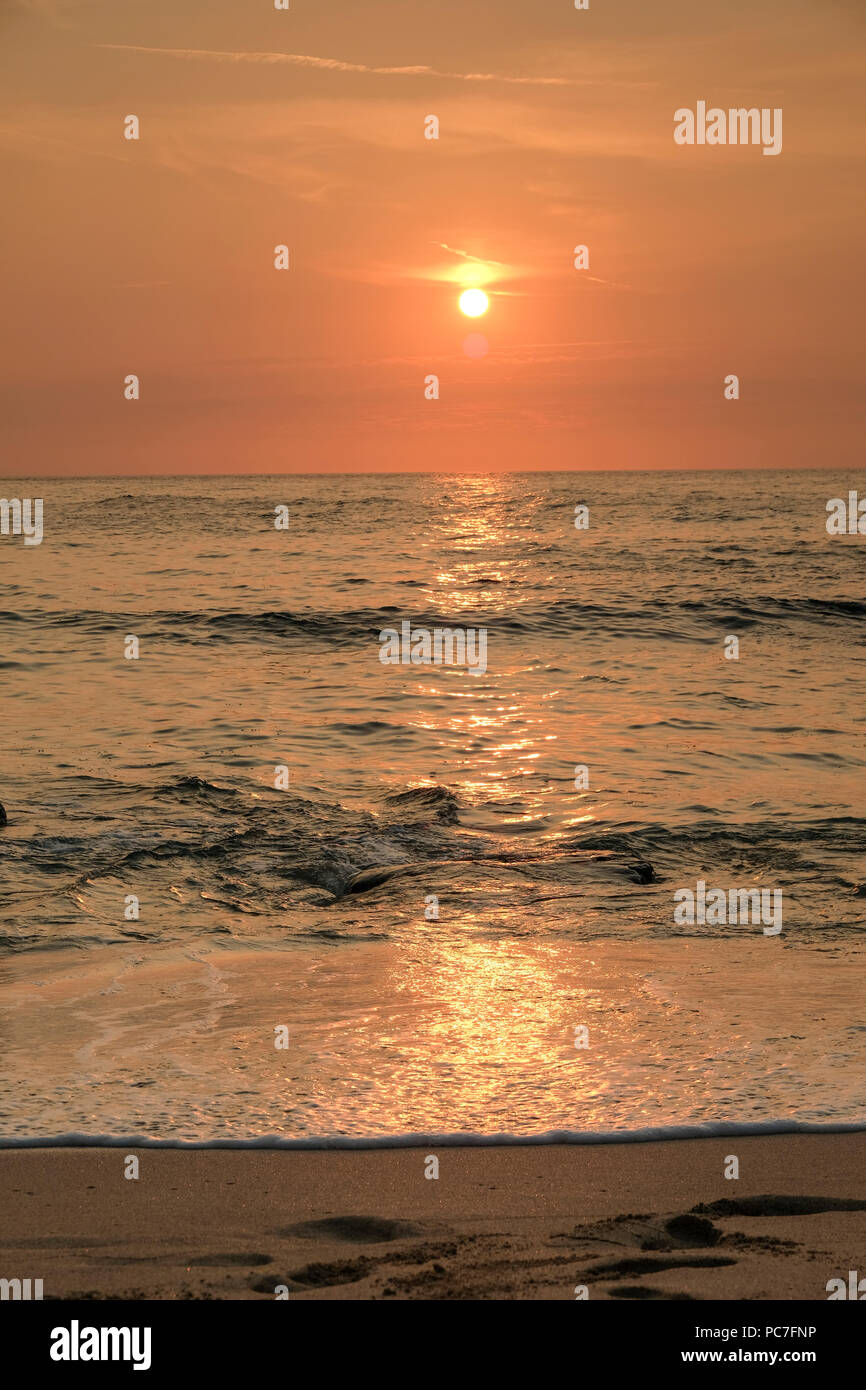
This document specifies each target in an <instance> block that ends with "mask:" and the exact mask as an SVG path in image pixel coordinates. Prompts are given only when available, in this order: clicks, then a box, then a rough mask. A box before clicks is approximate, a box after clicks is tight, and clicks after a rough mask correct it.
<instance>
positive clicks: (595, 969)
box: [0, 467, 866, 1145]
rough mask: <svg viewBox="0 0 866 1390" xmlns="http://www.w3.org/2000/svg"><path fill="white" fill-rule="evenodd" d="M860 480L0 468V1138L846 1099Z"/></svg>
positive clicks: (865, 884) (862, 744)
mask: <svg viewBox="0 0 866 1390" xmlns="http://www.w3.org/2000/svg"><path fill="white" fill-rule="evenodd" d="M858 486H859V487H860V489H861V492H862V493H864V495H866V483H864V478H863V476H862V474H861V475H856V476H855V475H854V474H852V473H851V472H850V471H846V470H841V471H838V472H837V471H834V470H833V469H832V468H826V467H825V468H821V469H815V470H813V471H796V472H786V471H784V470H770V469H768V470H765V471H753V472H752V471H749V472H744V471H729V472H710V471H701V470H699V469H692V468H687V467H683V468H682V469H677V470H674V469H672V470H670V471H666V472H646V471H638V470H636V471H624V472H606V473H601V472H598V473H594V472H572V473H567V472H551V473H546V472H543V471H539V472H529V471H527V472H523V473H501V474H483V475H477V476H475V475H464V474H459V475H457V474H448V473H442V474H411V473H407V474H379V475H375V474H374V475H369V474H367V475H354V474H343V475H336V474H335V475H327V476H322V475H317V476H314V475H303V474H295V475H280V476H273V477H270V476H262V475H251V476H243V477H201V476H198V477H133V478H128V477H91V478H75V479H70V478H63V479H61V478H50V479H45V478H43V479H26V478H24V479H7V480H6V481H5V482H4V483H3V485H2V488H3V493H4V496H5V497H6V498H7V499H8V498H20V499H23V498H31V499H33V498H37V497H38V498H41V499H42V504H43V521H42V532H43V534H42V539H41V542H40V543H39V544H25V537H24V536H23V535H14V534H4V535H0V610H2V611H0V637H2V646H0V672H2V691H3V694H2V702H0V719H2V743H0V748H2V757H0V801H2V803H3V806H4V807H5V810H6V815H7V822H8V823H7V824H6V825H5V827H3V828H2V829H0V1037H2V1051H3V1066H2V1073H3V1081H2V1082H0V1142H3V1143H8V1144H30V1143H38V1142H41V1143H45V1142H52V1143H62V1142H93V1143H96V1142H99V1143H108V1142H126V1141H128V1139H129V1137H131V1136H132V1137H136V1138H138V1139H140V1140H144V1141H147V1142H153V1143H171V1144H177V1143H194V1144H211V1143H216V1144H225V1143H243V1144H248V1143H275V1144H282V1143H285V1144H307V1145H319V1144H326V1145H327V1144H348V1145H354V1144H368V1143H369V1144H383V1143H392V1144H400V1143H408V1142H415V1140H417V1138H418V1136H426V1137H430V1138H432V1139H438V1140H440V1141H442V1142H454V1143H487V1142H505V1141H506V1140H508V1141H511V1142H542V1141H543V1140H545V1139H550V1138H557V1139H560V1140H562V1139H571V1140H574V1141H587V1142H589V1141H592V1140H598V1139H600V1138H610V1137H617V1138H622V1139H637V1138H642V1137H647V1136H650V1135H670V1136H676V1135H679V1134H685V1133H719V1134H722V1133H724V1134H727V1133H738V1132H754V1131H755V1130H757V1131H760V1132H764V1131H768V1130H773V1129H797V1128H807V1129H808V1128H812V1127H819V1128H820V1127H831V1128H840V1127H841V1128H845V1127H856V1128H861V1127H866V1007H864V1004H866V989H864V963H866V803H864V793H866V781H864V768H866V740H864V733H866V584H864V568H866V566H864V557H866V535H861V534H858V533H856V532H855V533H854V534H842V535H836V534H831V533H830V532H829V531H828V528H827V520H828V511H827V507H828V503H830V502H831V501H832V499H837V498H839V499H847V498H848V494H849V491H851V490H856V489H857V488H858ZM407 632H408V633H409V640H408V641H407V640H406V637H405V634H406V633H407ZM437 632H438V633H440V634H441V633H443V632H447V633H448V634H449V636H447V637H445V638H443V640H442V642H440V644H439V646H438V649H437V647H436V645H435V639H436V634H437ZM389 634H390V635H389ZM425 634H428V637H427V638H425ZM461 634H468V635H469V636H468V640H469V647H468V649H467V651H466V652H465V653H464V652H463V648H462V647H461ZM481 634H483V635H484V636H483V643H482V642H481V640H480V635H481ZM395 641H396V642H397V646H396V647H395ZM473 644H474V645H473ZM395 650H396V651H397V655H396V657H394V658H393V659H391V660H389V659H387V656H388V653H389V651H390V652H391V653H392V654H393V652H394V651H395ZM437 650H438V654H439V655H440V657H442V659H441V660H440V661H439V662H436V661H435V660H433V659H431V653H432V654H433V655H435V654H436V652H437ZM482 651H483V660H481V659H478V660H475V661H474V664H470V662H469V653H470V652H471V653H473V654H474V655H475V656H476V657H479V653H481V652H482ZM413 652H414V655H415V657H416V659H415V660H413V659H412V657H413ZM462 656H465V659H464V660H463V661H462V663H461V660H460V658H461V657H462ZM716 890H721V891H720V892H717V891H716ZM764 890H767V891H766V896H765V899H764V901H765V902H767V901H777V902H778V903H779V904H780V910H779V913H778V915H777V916H772V917H770V916H766V915H764V916H762V915H760V914H758V913H757V912H756V911H753V912H752V913H751V915H750V914H749V911H748V904H752V905H754V904H755V903H756V902H757V901H758V899H759V898H760V894H761V892H762V891H764ZM714 893H715V901H716V904H717V906H716V909H715V910H706V911H701V910H698V908H697V907H696V908H695V910H694V911H693V912H692V913H691V917H689V912H688V908H687V907H685V908H684V907H683V903H684V902H685V903H687V902H688V901H689V897H690V895H691V901H692V902H693V903H695V904H697V902H698V899H699V898H701V902H704V901H711V900H712V895H713V894H714ZM754 893H756V894H757V897H753V896H752V895H753V894H754ZM776 894H778V895H779V896H778V897H774V895H776ZM731 895H733V898H732V896H731ZM732 900H733V901H734V902H735V903H738V904H740V908H741V910H740V911H739V912H735V911H734V910H733V909H731V907H730V904H731V901H732ZM720 901H721V902H722V903H723V904H724V903H727V904H728V910H727V911H725V909H724V907H722V908H721V909H720V908H719V907H718V903H719V902H720ZM744 905H745V906H744Z"/></svg>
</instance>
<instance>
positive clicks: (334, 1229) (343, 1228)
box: [278, 1216, 430, 1245]
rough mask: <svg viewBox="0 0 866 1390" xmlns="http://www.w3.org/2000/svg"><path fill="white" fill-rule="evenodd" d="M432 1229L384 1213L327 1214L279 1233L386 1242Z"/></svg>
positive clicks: (362, 1242)
mask: <svg viewBox="0 0 866 1390" xmlns="http://www.w3.org/2000/svg"><path fill="white" fill-rule="evenodd" d="M429 1229H430V1228H428V1227H423V1226H419V1225H417V1224H416V1223H415V1222H413V1221H388V1220H386V1218H385V1217H382V1216H325V1217H322V1219H321V1220H319V1221H299V1222H298V1223H297V1224H296V1225H294V1226H287V1227H285V1229H284V1230H281V1231H279V1232H278V1234H279V1235H281V1236H299V1237H300V1238H301V1239H302V1240H340V1241H345V1242H346V1243H347V1244H349V1245H382V1244H384V1243H385V1242H386V1241H390V1240H405V1239H406V1238H407V1237H411V1236H420V1235H425V1234H427V1233H428V1232H429Z"/></svg>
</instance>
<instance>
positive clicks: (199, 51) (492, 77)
mask: <svg viewBox="0 0 866 1390" xmlns="http://www.w3.org/2000/svg"><path fill="white" fill-rule="evenodd" d="M93 47H94V48H110V49H112V50H114V51H115V52H123V53H158V54H162V55H163V57H168V58H200V59H204V60H205V61H209V62H213V63H289V64H290V65H291V66H293V67H298V68H319V69H322V70H324V71H327V72H360V73H369V74H371V75H373V76H376V77H437V78H447V79H449V80H452V81H455V82H505V83H511V84H513V85H515V86H520V87H577V86H599V85H603V84H601V83H599V82H594V81H583V80H581V81H579V82H578V81H574V80H573V79H572V78H570V77H515V76H509V75H507V74H503V73H496V72H440V71H439V70H438V69H437V68H431V67H427V66H426V65H417V66H411V67H399V68H378V67H370V66H368V64H366V63H347V62H344V61H343V59H342V58H317V57H314V56H312V55H311V54H308V53H257V52H244V51H241V52H232V51H231V50H229V51H223V50H221V49H213V48H149V47H145V46H143V45H140V44H131V43H98V44H94V45H93Z"/></svg>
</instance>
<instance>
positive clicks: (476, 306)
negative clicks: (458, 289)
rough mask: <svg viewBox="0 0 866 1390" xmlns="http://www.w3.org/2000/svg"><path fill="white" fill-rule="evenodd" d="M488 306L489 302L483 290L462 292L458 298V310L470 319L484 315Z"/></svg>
mask: <svg viewBox="0 0 866 1390" xmlns="http://www.w3.org/2000/svg"><path fill="white" fill-rule="evenodd" d="M489 304H490V301H489V299H488V298H487V295H486V294H485V293H484V291H483V290H464V291H463V293H462V294H461V296H460V308H461V309H462V310H463V313H464V314H468V315H469V317H470V318H471V319H477V318H478V315H479V314H486V313H487V309H488V307H489Z"/></svg>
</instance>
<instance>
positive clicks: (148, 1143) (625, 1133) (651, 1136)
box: [0, 1120, 866, 1149]
mask: <svg viewBox="0 0 866 1390" xmlns="http://www.w3.org/2000/svg"><path fill="white" fill-rule="evenodd" d="M864 1130H866V1120H857V1121H851V1122H844V1123H833V1122H831V1123H828V1124H813V1123H810V1122H808V1121H804V1120H750V1121H746V1122H743V1123H740V1122H738V1121H736V1120H718V1121H710V1122H708V1123H706V1124H700V1125H659V1126H651V1127H648V1128H644V1129H614V1130H577V1129H549V1130H545V1131H543V1132H542V1133H539V1134H512V1133H508V1132H505V1131H503V1132H499V1133H497V1134H482V1133H476V1132H470V1131H458V1132H456V1133H437V1132H430V1133H415V1134H373V1135H366V1136H365V1135H352V1134H326V1135H319V1136H304V1137H303V1138H299V1139H287V1138H285V1137H284V1136H283V1135H279V1134H263V1135H251V1136H250V1137H249V1138H245V1139H228V1138H225V1139H154V1138H153V1137H152V1136H151V1135H142V1134H123V1135H118V1134H80V1133H73V1134H55V1135H45V1136H35V1137H29V1136H28V1137H26V1138H25V1137H19V1136H17V1135H13V1136H10V1137H8V1138H3V1137H0V1149H96V1148H100V1149H121V1148H127V1149H133V1148H134V1149H418V1148H426V1149H435V1148H438V1149H457V1148H510V1147H514V1146H520V1147H526V1146H531V1145H543V1144H544V1145H546V1144H648V1143H668V1142H670V1141H674V1140H678V1139H720V1138H728V1139H730V1138H745V1137H746V1136H748V1135H758V1134H860V1133H862V1132H863V1131H864Z"/></svg>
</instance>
